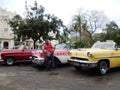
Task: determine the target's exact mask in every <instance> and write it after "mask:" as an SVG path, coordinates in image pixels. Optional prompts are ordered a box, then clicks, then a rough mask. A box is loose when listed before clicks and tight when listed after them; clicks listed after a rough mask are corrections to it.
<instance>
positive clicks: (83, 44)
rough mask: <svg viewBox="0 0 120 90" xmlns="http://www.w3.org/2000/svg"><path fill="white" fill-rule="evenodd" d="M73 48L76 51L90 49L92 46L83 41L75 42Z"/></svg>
mask: <svg viewBox="0 0 120 90" xmlns="http://www.w3.org/2000/svg"><path fill="white" fill-rule="evenodd" d="M71 47H73V48H75V49H77V48H89V47H90V45H89V43H88V42H87V41H85V40H82V41H76V42H73V43H72V45H71Z"/></svg>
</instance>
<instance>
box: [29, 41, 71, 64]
mask: <svg viewBox="0 0 120 90" xmlns="http://www.w3.org/2000/svg"><path fill="white" fill-rule="evenodd" d="M69 49H70V46H69V45H68V44H65V43H62V44H57V45H56V46H55V50H54V62H55V66H59V65H61V64H65V63H68V61H67V60H68V59H69ZM44 58H45V53H44V52H43V51H41V52H40V53H33V55H32V57H30V59H31V60H32V62H33V64H34V65H37V66H44Z"/></svg>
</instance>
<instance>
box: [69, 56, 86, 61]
mask: <svg viewBox="0 0 120 90" xmlns="http://www.w3.org/2000/svg"><path fill="white" fill-rule="evenodd" d="M71 59H77V60H83V61H88V59H86V58H78V57H71Z"/></svg>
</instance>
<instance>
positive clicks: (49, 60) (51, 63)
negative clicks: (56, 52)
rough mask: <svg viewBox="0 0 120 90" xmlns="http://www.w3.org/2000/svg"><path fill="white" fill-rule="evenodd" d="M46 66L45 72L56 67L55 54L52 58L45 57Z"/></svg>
mask: <svg viewBox="0 0 120 90" xmlns="http://www.w3.org/2000/svg"><path fill="white" fill-rule="evenodd" d="M44 66H45V70H50V69H51V68H54V67H55V65H54V56H53V54H51V55H50V56H46V57H45V63H44Z"/></svg>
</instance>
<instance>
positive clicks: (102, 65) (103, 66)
mask: <svg viewBox="0 0 120 90" xmlns="http://www.w3.org/2000/svg"><path fill="white" fill-rule="evenodd" d="M108 70H109V66H108V63H107V62H106V61H100V62H99V63H98V66H97V71H98V74H99V75H105V74H107V72H108Z"/></svg>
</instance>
